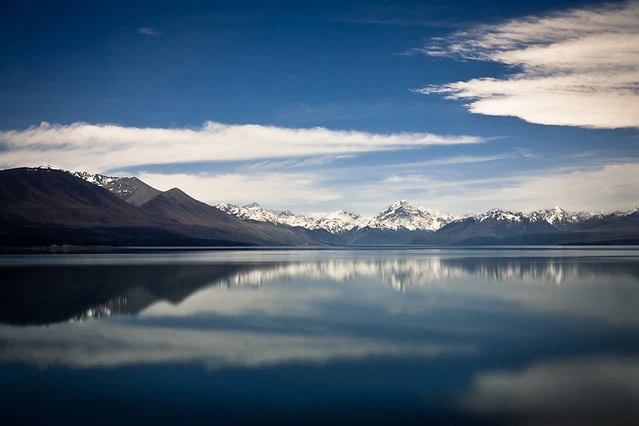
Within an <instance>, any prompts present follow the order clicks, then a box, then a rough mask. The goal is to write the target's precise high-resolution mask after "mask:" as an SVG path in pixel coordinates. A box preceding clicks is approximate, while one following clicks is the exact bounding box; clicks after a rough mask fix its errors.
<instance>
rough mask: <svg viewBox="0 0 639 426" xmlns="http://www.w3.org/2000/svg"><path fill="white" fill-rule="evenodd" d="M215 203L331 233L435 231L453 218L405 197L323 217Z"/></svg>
mask: <svg viewBox="0 0 639 426" xmlns="http://www.w3.org/2000/svg"><path fill="white" fill-rule="evenodd" d="M215 207H217V208H218V209H220V210H222V211H224V212H226V213H228V214H231V215H234V216H236V217H238V218H240V219H243V220H255V221H259V222H271V223H275V224H278V225H288V226H296V227H301V228H306V229H310V230H317V229H323V230H326V231H328V232H330V233H332V234H342V233H344V232H348V231H352V230H356V229H364V228H369V229H380V230H390V231H399V230H402V231H436V230H437V229H439V228H441V227H442V226H444V225H445V224H447V223H449V222H450V221H452V220H453V219H454V217H453V216H451V215H449V214H441V213H436V212H432V211H430V210H426V209H422V208H415V207H412V206H411V205H410V204H408V203H407V202H406V201H404V200H402V201H398V202H396V203H395V204H393V205H391V206H389V207H388V208H386V209H384V210H382V211H381V212H380V213H379V214H378V215H377V216H375V217H373V218H370V217H367V216H361V215H358V214H355V213H350V212H346V211H343V210H339V211H337V212H334V213H331V214H329V215H327V216H324V217H313V216H304V215H298V214H295V213H292V212H290V211H288V210H286V211H281V210H266V209H263V208H262V207H260V206H259V205H258V204H257V203H251V204H247V205H245V206H243V207H239V206H236V205H233V204H218V205H216V206H215Z"/></svg>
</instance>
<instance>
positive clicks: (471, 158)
mask: <svg viewBox="0 0 639 426" xmlns="http://www.w3.org/2000/svg"><path fill="white" fill-rule="evenodd" d="M518 157H519V156H518V155H517V154H516V153H506V154H496V155H457V156H454V157H444V158H437V159H434V160H426V161H419V162H415V163H404V164H399V165H389V167H415V166H449V165H454V164H471V163H486V162H489V161H499V160H511V159H514V158H518Z"/></svg>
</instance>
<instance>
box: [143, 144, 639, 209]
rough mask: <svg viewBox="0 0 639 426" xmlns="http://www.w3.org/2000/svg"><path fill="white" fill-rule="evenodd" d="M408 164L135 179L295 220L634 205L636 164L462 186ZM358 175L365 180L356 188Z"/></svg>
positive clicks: (638, 179) (638, 178) (463, 181)
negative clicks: (385, 212) (334, 214)
mask: <svg viewBox="0 0 639 426" xmlns="http://www.w3.org/2000/svg"><path fill="white" fill-rule="evenodd" d="M496 157H497V156H496ZM493 160H494V159H493V158H492V157H489V156H486V157H479V156H478V157H468V158H466V157H450V158H447V159H442V161H441V163H442V164H450V165H453V164H460V165H463V164H465V163H469V162H482V161H493ZM433 161H437V160H433ZM407 164H408V166H407V167H406V168H405V170H402V168H401V167H400V166H399V165H398V166H397V168H396V169H395V170H392V173H390V174H389V173H388V169H387V168H385V167H378V168H372V169H374V170H372V169H371V167H370V166H363V167H342V168H331V169H323V170H318V171H316V172H314V173H290V172H277V171H268V172H259V171H258V172H251V173H243V174H240V173H229V174H211V173H201V174H187V173H179V174H159V173H141V174H139V175H138V177H139V178H140V179H142V180H143V181H145V182H147V183H148V184H150V185H151V186H154V187H156V188H158V189H161V190H167V189H170V188H173V187H179V188H181V189H182V190H184V191H185V192H186V193H188V194H189V195H191V196H192V197H194V198H197V199H199V200H201V201H204V202H207V203H210V204H216V203H220V202H230V203H233V204H246V203H249V202H253V201H255V202H258V203H260V204H262V205H263V206H264V207H265V208H275V209H290V210H292V211H294V212H296V213H311V212H316V211H335V210H339V209H346V210H350V211H353V212H356V213H362V214H366V215H372V214H376V213H377V212H379V211H380V210H381V209H382V208H384V207H386V206H387V205H389V204H391V203H393V202H395V201H397V200H400V199H407V200H408V201H409V202H410V203H411V204H414V205H417V206H424V207H428V208H431V209H435V210H439V211H447V212H450V213H453V214H463V213H469V212H481V211H485V210H487V209H489V208H493V207H499V208H505V209H510V210H514V211H533V210H538V209H540V208H551V207H553V206H556V205H560V206H562V207H563V208H565V209H568V210H579V211H582V210H585V211H595V210H606V211H615V210H628V209H630V208H633V207H635V206H637V205H639V196H637V194H639V191H638V189H639V164H638V163H619V164H607V165H603V166H592V167H587V168H580V169H575V168H559V169H550V170H547V171H544V172H540V173H535V174H529V173H526V172H522V173H519V174H511V175H507V176H489V177H485V178H460V177H455V176H454V175H448V174H440V173H438V172H437V171H433V172H432V174H426V173H424V172H423V170H424V166H423V165H421V164H419V163H407ZM360 175H362V176H364V178H363V179H361V180H358V179H359V177H360ZM354 176H357V177H358V178H357V179H356V178H355V177H354ZM284 189H285V190H284Z"/></svg>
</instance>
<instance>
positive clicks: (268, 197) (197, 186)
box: [139, 172, 341, 208]
mask: <svg viewBox="0 0 639 426" xmlns="http://www.w3.org/2000/svg"><path fill="white" fill-rule="evenodd" d="M139 178H140V179H142V181H144V182H146V183H148V184H149V185H151V186H153V187H155V188H157V189H160V190H162V191H165V190H168V189H171V188H174V187H178V188H180V189H182V190H183V191H184V192H186V193H187V194H189V195H191V196H192V197H194V198H196V199H198V200H200V201H203V202H206V203H209V204H217V203H222V202H224V203H233V204H239V205H242V204H246V203H249V202H253V201H257V202H259V203H263V204H264V206H265V207H273V208H275V207H280V208H294V207H302V206H306V205H313V204H315V203H320V202H327V201H331V200H337V199H339V198H340V197H341V193H340V192H339V190H338V189H335V188H333V187H332V186H331V185H330V184H326V183H325V182H324V180H325V177H324V176H321V175H316V174H306V173H277V172H274V173H255V174H209V173H202V174H186V173H176V174H158V173H141V174H140V175H139Z"/></svg>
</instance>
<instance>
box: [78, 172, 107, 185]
mask: <svg viewBox="0 0 639 426" xmlns="http://www.w3.org/2000/svg"><path fill="white" fill-rule="evenodd" d="M71 174H72V175H73V176H75V177H78V178H80V179H82V180H86V181H87V182H89V183H93V184H95V185H98V186H106V185H108V184H110V183H113V182H115V181H116V180H118V179H119V178H117V177H113V176H105V175H101V174H97V173H96V174H91V173H87V172H73V173H71Z"/></svg>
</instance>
